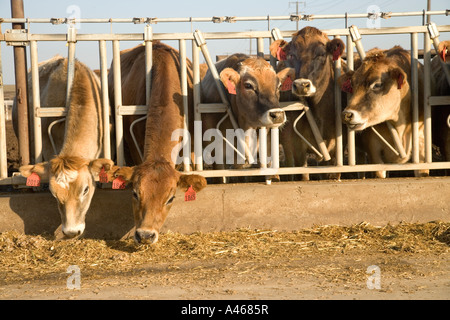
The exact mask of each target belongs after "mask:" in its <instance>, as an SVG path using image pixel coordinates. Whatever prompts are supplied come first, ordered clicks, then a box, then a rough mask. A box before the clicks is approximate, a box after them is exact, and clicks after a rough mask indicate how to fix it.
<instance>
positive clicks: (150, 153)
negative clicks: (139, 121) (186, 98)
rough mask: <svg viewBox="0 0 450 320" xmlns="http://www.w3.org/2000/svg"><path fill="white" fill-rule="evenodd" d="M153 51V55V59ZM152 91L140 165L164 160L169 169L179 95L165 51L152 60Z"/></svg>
mask: <svg viewBox="0 0 450 320" xmlns="http://www.w3.org/2000/svg"><path fill="white" fill-rule="evenodd" d="M156 55H157V54H155V50H154V56H156ZM155 58H156V59H157V60H158V62H157V63H155V60H154V67H153V70H152V73H153V79H152V91H151V98H150V105H149V108H148V115H147V120H146V129H145V146H144V155H145V156H144V162H152V161H155V160H158V161H161V160H163V161H167V162H170V163H171V164H172V165H173V166H175V164H174V163H173V161H172V157H171V155H172V150H173V148H175V147H176V145H177V144H178V141H172V134H173V133H174V132H176V130H179V129H182V128H183V115H182V111H181V110H182V109H183V108H182V101H183V99H182V96H181V86H180V80H179V79H180V78H179V70H178V68H177V65H176V64H175V62H174V57H172V55H171V54H169V53H167V52H163V53H162V54H160V57H159V59H158V57H155Z"/></svg>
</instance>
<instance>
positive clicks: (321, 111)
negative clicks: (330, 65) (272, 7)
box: [307, 69, 335, 134]
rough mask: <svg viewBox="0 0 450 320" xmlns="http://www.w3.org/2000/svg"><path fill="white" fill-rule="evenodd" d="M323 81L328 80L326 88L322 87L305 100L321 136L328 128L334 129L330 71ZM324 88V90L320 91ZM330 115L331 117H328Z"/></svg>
mask: <svg viewBox="0 0 450 320" xmlns="http://www.w3.org/2000/svg"><path fill="white" fill-rule="evenodd" d="M323 78H324V79H329V81H328V84H327V86H322V87H321V88H320V89H321V90H320V89H318V90H317V92H316V94H315V95H314V96H313V97H309V98H307V101H308V104H309V106H310V110H311V111H312V113H313V114H314V119H315V120H316V122H317V124H318V126H319V129H320V131H321V133H322V134H324V133H325V132H329V131H330V130H328V128H334V127H335V120H334V118H335V117H334V114H335V106H334V104H335V103H334V71H333V70H332V69H331V70H330V73H328V74H327V76H326V77H323ZM322 88H324V89H322ZM330 114H332V115H333V116H332V117H330Z"/></svg>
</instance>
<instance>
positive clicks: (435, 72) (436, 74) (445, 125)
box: [431, 41, 450, 161]
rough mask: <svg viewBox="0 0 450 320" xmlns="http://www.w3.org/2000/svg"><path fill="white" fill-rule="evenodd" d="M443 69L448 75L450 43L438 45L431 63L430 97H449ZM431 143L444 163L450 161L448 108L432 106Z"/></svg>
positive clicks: (449, 89)
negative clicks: (437, 149) (438, 151)
mask: <svg viewBox="0 0 450 320" xmlns="http://www.w3.org/2000/svg"><path fill="white" fill-rule="evenodd" d="M441 61H443V62H444V63H445V64H444V67H445V68H447V70H448V72H449V73H450V41H442V42H441V43H440V44H439V52H438V55H437V56H436V57H434V58H433V60H432V61H431V77H432V79H433V86H432V92H431V95H432V96H450V84H449V83H448V81H447V78H446V76H445V72H444V70H443V65H442V63H441ZM432 108H433V109H432V110H433V115H432V119H433V124H432V128H433V134H432V136H433V143H435V144H436V146H438V147H439V148H440V151H441V154H442V155H443V156H444V157H445V159H446V161H450V128H449V125H450V106H449V105H445V106H433V107H432Z"/></svg>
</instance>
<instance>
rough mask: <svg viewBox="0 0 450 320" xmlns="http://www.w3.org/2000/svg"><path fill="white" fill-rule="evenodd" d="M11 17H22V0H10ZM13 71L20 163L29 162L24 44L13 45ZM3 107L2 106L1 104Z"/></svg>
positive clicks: (23, 27) (13, 26) (13, 25)
mask: <svg viewBox="0 0 450 320" xmlns="http://www.w3.org/2000/svg"><path fill="white" fill-rule="evenodd" d="M11 17H12V18H24V9H23V1H22V0H11ZM12 28H13V29H23V30H24V31H25V25H24V24H23V23H13V24H12ZM13 51H14V72H15V79H16V105H17V114H18V115H19V119H18V140H19V154H20V165H26V164H29V163H30V138H29V132H28V130H29V127H28V94H27V90H28V87H27V53H26V50H25V46H14V48H13ZM2 107H3V106H2Z"/></svg>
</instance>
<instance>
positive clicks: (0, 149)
mask: <svg viewBox="0 0 450 320" xmlns="http://www.w3.org/2000/svg"><path fill="white" fill-rule="evenodd" d="M448 13H449V12H448V10H445V11H423V12H422V11H420V12H404V13H382V14H380V15H379V17H378V18H388V17H399V16H423V17H425V16H431V15H447V16H448ZM370 15H371V14H369V15H368V14H345V15H298V16H297V15H291V16H282V17H270V16H267V17H213V18H183V19H158V18H132V19H78V20H75V19H64V18H63V19H55V18H51V19H23V18H12V19H0V42H1V41H4V42H6V43H7V44H8V45H11V46H28V45H29V47H30V58H31V59H30V60H31V76H32V86H31V87H32V93H31V95H32V97H33V105H32V106H31V107H30V108H29V110H30V112H32V117H31V119H33V127H34V132H33V135H34V136H33V141H34V144H33V148H34V149H33V150H34V159H33V161H31V162H40V161H41V160H42V132H41V118H43V117H64V116H65V114H66V108H65V107H64V106H61V107H60V108H48V107H46V106H41V105H40V99H39V74H38V58H37V57H38V55H37V52H38V42H42V41H62V42H66V43H67V45H68V59H69V63H68V88H70V86H71V81H72V78H73V74H74V71H73V67H74V59H75V48H76V43H77V42H79V41H91V42H92V41H94V42H98V46H99V61H100V69H101V76H100V79H101V92H102V95H101V97H102V105H103V108H104V111H105V112H104V115H105V116H104V119H103V123H104V135H103V136H104V141H103V148H104V150H103V153H104V156H105V157H106V158H110V157H111V150H110V127H109V125H110V122H109V117H108V114H109V101H108V80H107V69H108V65H107V50H106V42H107V41H110V42H112V49H113V61H114V62H113V65H112V68H113V71H114V95H115V96H114V100H115V105H114V106H112V107H113V109H112V110H113V114H114V117H115V140H116V150H115V151H116V159H115V160H116V163H117V165H119V166H120V165H124V142H123V121H122V119H123V116H126V115H142V116H143V117H142V118H140V119H138V120H137V121H142V120H143V119H145V115H146V112H147V106H146V105H135V106H124V105H122V104H121V101H122V91H121V72H120V71H121V70H120V42H121V41H138V42H141V43H143V44H144V45H145V48H146V49H145V52H146V75H147V76H146V81H147V88H146V93H147V102H148V101H149V98H150V79H151V69H152V50H151V48H152V41H154V40H161V41H168V40H176V41H178V44H179V45H178V50H179V52H180V65H181V85H182V95H183V98H184V99H183V103H184V110H185V112H184V114H185V121H184V123H185V130H184V132H188V131H187V128H188V123H189V119H188V113H187V108H188V99H187V98H188V97H187V95H188V82H187V64H186V51H187V49H186V41H191V42H192V63H193V89H194V91H193V99H194V106H195V107H194V118H195V119H194V120H195V121H201V119H202V114H204V113H224V118H222V120H224V119H225V117H229V118H230V120H231V122H232V124H233V126H234V128H235V129H237V122H236V120H235V119H234V116H233V113H232V112H231V110H230V105H229V102H228V100H227V98H226V96H225V93H224V91H223V88H222V86H221V85H220V80H219V75H218V72H217V70H216V69H215V66H214V63H213V62H212V59H211V56H210V54H209V51H208V47H207V40H210V39H256V41H257V52H258V53H257V54H258V55H260V56H264V39H269V41H270V42H271V41H273V40H276V39H280V38H283V37H284V38H290V37H291V36H292V34H293V33H294V32H295V30H289V31H280V30H278V29H271V28H270V22H271V21H280V20H285V21H299V20H305V21H309V20H312V19H349V18H368V17H369V18H370ZM372 18H373V17H372ZM236 21H267V22H268V30H267V31H246V32H228V33H225V32H214V33H202V32H201V31H199V30H197V31H195V32H193V33H153V28H152V26H151V25H152V24H155V23H160V22H190V23H193V22H214V23H220V22H229V23H231V22H236ZM4 23H23V24H27V29H20V30H18V31H17V30H6V31H5V32H4V33H3V32H1V27H2V25H3V24H4ZM34 23H50V24H61V23H67V24H68V25H69V28H68V31H67V33H66V34H33V33H31V29H30V26H31V24H34ZM75 23H108V24H112V23H134V24H145V25H144V31H143V32H142V33H131V34H116V33H109V34H77V30H76V29H75V28H74V24H75ZM323 31H324V32H325V33H326V34H327V35H328V36H331V37H336V38H338V37H346V38H347V52H346V54H347V57H346V61H347V65H348V67H349V68H350V69H353V55H354V48H355V47H356V49H357V51H358V53H359V55H360V57H364V56H365V51H364V48H363V47H362V43H361V37H362V36H371V35H393V34H409V35H410V39H411V60H412V62H413V63H412V70H411V71H412V73H411V74H412V87H413V88H415V90H414V95H413V99H412V106H413V119H412V120H413V132H414V135H413V147H412V157H411V159H412V161H411V163H406V164H356V159H355V132H354V131H352V130H348V132H347V134H348V145H347V150H348V164H344V147H345V146H344V145H343V134H344V133H343V132H342V125H341V123H342V122H341V118H340V115H341V109H342V108H341V95H340V90H335V91H336V92H337V94H336V97H335V105H336V115H337V118H336V124H337V125H336V128H337V129H336V130H337V132H336V137H337V145H336V158H337V159H336V166H313V167H307V168H306V167H296V168H285V167H281V168H280V165H279V135H278V129H271V135H270V137H271V157H270V158H269V157H267V151H268V150H267V143H266V142H267V141H266V136H267V135H266V134H267V130H266V128H261V129H260V130H259V137H260V148H259V158H260V168H259V169H228V170H203V162H204V160H203V148H202V141H203V140H202V138H203V137H202V127H201V126H195V130H194V132H193V135H192V136H193V137H194V141H195V143H194V154H195V160H194V164H193V168H194V171H193V172H196V173H199V174H201V175H203V176H205V177H232V176H270V175H272V174H278V175H287V174H314V173H346V172H370V171H393V170H395V171H402V170H422V169H450V162H433V161H432V142H431V107H432V106H435V105H450V96H448V97H442V96H441V97H433V96H431V87H430V79H431V64H430V62H431V43H433V45H434V46H435V47H436V48H437V46H438V45H439V33H442V32H450V25H442V26H436V25H434V24H432V23H431V24H427V25H423V26H411V27H395V28H379V29H370V28H362V29H358V28H356V27H355V26H351V27H349V28H345V29H332V30H323ZM419 34H423V35H424V45H423V48H424V71H425V85H424V97H425V101H424V123H425V155H426V157H425V163H419V140H418V130H419V123H418V114H419V110H418V108H419V107H418V105H419V103H418V91H417V88H418V70H417V63H414V62H417V61H418V35H419ZM200 52H201V53H202V54H203V57H204V59H205V61H206V62H207V64H208V66H209V68H210V70H211V71H212V73H213V76H214V78H215V82H216V85H217V88H218V89H219V92H220V95H221V98H222V103H215V104H211V103H202V101H201V98H200V97H201V92H200ZM271 63H272V65H273V66H275V64H276V61H275V60H274V59H271ZM340 73H341V63H340V60H339V59H338V60H337V61H336V62H335V74H336V76H335V78H336V79H337V78H338V76H339V75H340ZM2 76H3V75H2V60H1V52H0V105H2V106H3V105H4V94H3V82H2V81H1V79H2ZM447 76H448V78H447V79H448V80H449V83H450V75H447ZM335 86H336V88H338V87H337V81H336V83H335ZM68 92H69V91H68ZM281 106H282V108H283V109H284V110H285V111H287V112H289V111H298V110H303V113H302V114H301V116H303V115H304V114H306V117H307V119H308V122H309V124H310V126H311V129H312V131H313V133H314V136H315V139H316V141H315V142H316V143H317V145H318V146H319V150H317V149H316V148H314V146H313V142H307V143H308V144H309V146H310V147H311V149H312V150H313V151H314V152H315V153H317V154H318V155H319V156H320V157H323V158H325V159H329V154H328V152H327V150H326V147H325V146H324V144H323V140H322V137H321V135H320V132H319V130H318V129H317V126H316V124H315V121H314V118H313V117H312V115H311V113H310V112H309V109H308V106H305V105H303V104H301V103H300V102H298V101H292V102H282V103H281ZM19 116H20V115H19ZM5 121H6V119H5V110H4V108H0V184H1V185H6V184H12V185H17V184H24V182H25V179H24V178H23V177H21V176H20V175H17V174H13V176H10V177H9V176H8V173H7V158H6V133H5ZM59 121H63V119H62V120H59ZM135 123H136V122H135ZM135 123H133V125H132V126H131V128H130V130H131V133H132V135H133V127H134V124H135ZM219 125H220V123H219V124H218V126H219ZM294 129H295V128H294ZM295 131H296V133H297V134H298V135H300V133H299V132H298V131H297V130H295ZM390 131H391V133H392V136H393V138H394V141H396V142H397V143H396V144H395V145H394V146H390V148H391V150H392V151H393V152H395V153H396V154H399V155H400V156H404V153H405V151H404V149H403V147H402V144H401V143H400V142H399V138H398V134H397V132H396V130H395V129H394V128H393V127H391V128H390ZM191 134H192V133H191ZM301 138H303V137H301ZM133 139H135V138H134V135H133ZM380 139H381V141H382V140H385V139H384V138H383V137H380ZM183 141H184V142H186V141H187V134H186V133H185V135H184V136H183ZM135 142H136V141H135ZM384 142H386V141H384ZM380 143H383V142H380ZM236 151H237V150H236ZM246 156H247V157H248V154H246ZM183 162H184V164H190V162H191V159H190V155H189V154H184V155H183ZM269 164H270V167H269V168H267V166H268V165H269ZM184 167H185V170H186V171H189V170H190V166H189V165H185V166H184ZM269 169H273V170H269ZM268 181H269V180H268Z"/></svg>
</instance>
